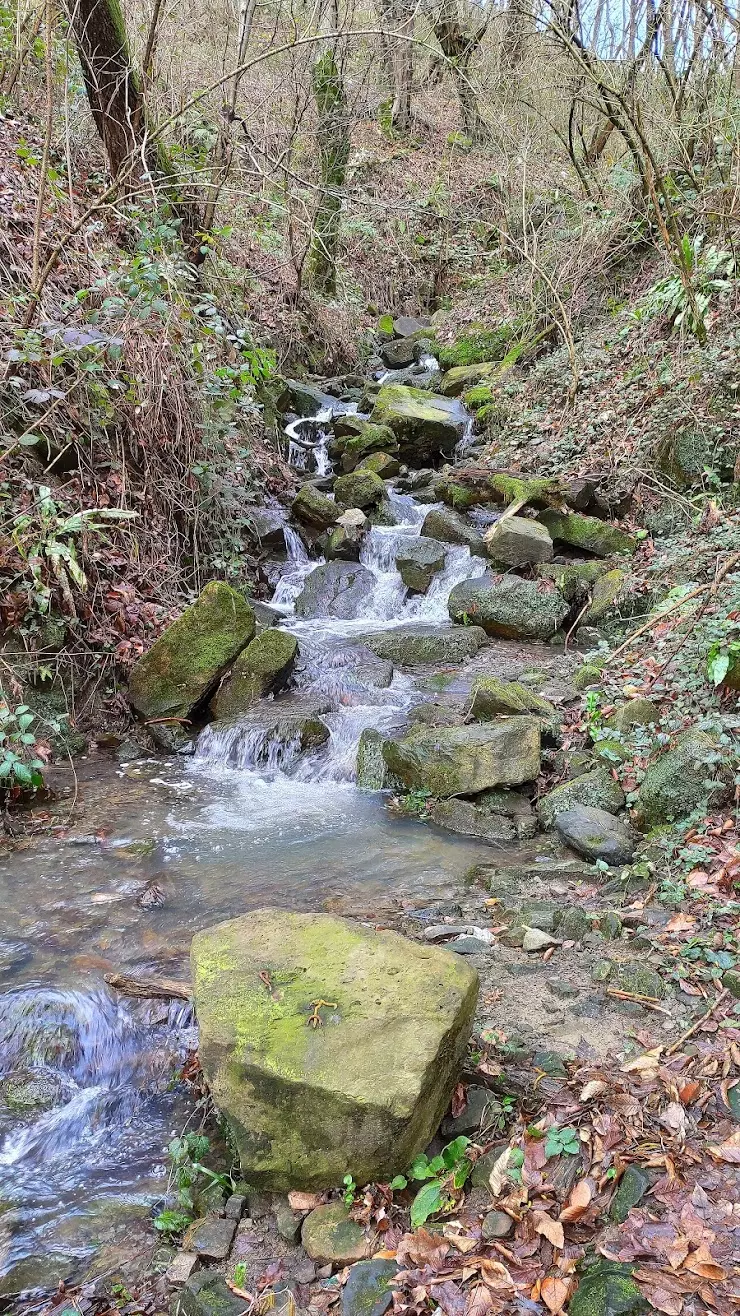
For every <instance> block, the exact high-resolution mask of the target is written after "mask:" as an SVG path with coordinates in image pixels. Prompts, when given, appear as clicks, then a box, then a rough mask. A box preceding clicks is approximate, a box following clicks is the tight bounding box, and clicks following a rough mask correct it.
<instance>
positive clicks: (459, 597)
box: [448, 572, 568, 640]
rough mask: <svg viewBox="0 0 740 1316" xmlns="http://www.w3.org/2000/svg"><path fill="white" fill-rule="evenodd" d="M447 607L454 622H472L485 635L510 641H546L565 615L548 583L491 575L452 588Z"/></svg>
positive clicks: (565, 609)
mask: <svg viewBox="0 0 740 1316" xmlns="http://www.w3.org/2000/svg"><path fill="white" fill-rule="evenodd" d="M448 607H449V612H450V617H451V618H452V620H453V621H455V622H468V623H470V622H474V623H475V625H476V626H482V627H483V629H484V630H485V631H486V633H487V634H488V635H501V636H502V637H503V638H504V639H510V640H519V639H521V640H548V639H549V638H550V636H551V635H554V634H555V632H556V631H557V630H558V629H559V627H560V626H561V625H562V623H563V622H564V621H565V618H566V617H567V615H568V605H567V603H566V602H565V599H564V598H563V596H562V594H560V593H558V591H557V590H556V589H555V586H554V585H552V584H551V583H550V581H548V580H523V579H522V578H521V576H514V575H509V574H507V575H503V576H497V575H494V574H493V573H492V572H487V573H486V574H485V575H484V576H477V577H476V578H475V579H473V580H463V581H461V582H460V583H459V584H458V585H455V587H454V589H453V590H452V592H451V593H450V597H449V601H448Z"/></svg>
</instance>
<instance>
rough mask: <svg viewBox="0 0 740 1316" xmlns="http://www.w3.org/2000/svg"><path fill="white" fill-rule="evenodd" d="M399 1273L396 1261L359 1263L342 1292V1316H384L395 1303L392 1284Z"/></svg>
mask: <svg viewBox="0 0 740 1316" xmlns="http://www.w3.org/2000/svg"><path fill="white" fill-rule="evenodd" d="M397 1271H398V1266H397V1265H396V1262H395V1261H385V1260H383V1258H382V1257H375V1258H374V1259H373V1260H372V1261H358V1262H356V1264H355V1265H354V1266H353V1267H352V1269H351V1270H350V1272H349V1275H348V1277H347V1283H346V1284H345V1286H344V1288H343V1289H342V1316H383V1312H385V1311H387V1310H388V1308H389V1307H390V1305H391V1303H392V1301H393V1289H392V1288H391V1281H392V1279H393V1278H394V1276H395V1275H396V1273H397Z"/></svg>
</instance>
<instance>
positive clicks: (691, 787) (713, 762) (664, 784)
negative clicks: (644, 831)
mask: <svg viewBox="0 0 740 1316" xmlns="http://www.w3.org/2000/svg"><path fill="white" fill-rule="evenodd" d="M733 780H734V777H733V773H732V770H731V768H730V765H729V763H728V762H727V758H726V756H724V761H723V756H722V755H721V753H719V752H718V750H717V746H716V745H715V743H714V741H713V740H712V738H711V737H710V736H708V735H706V734H705V733H704V732H703V731H696V730H690V731H685V732H683V734H682V735H680V736H678V737H677V738H676V741H675V743H674V745H673V746H672V747H671V748H670V749H668V750H667V751H666V752H665V753H664V754H662V755H661V757H660V758H659V759H657V761H656V762H655V763H651V764H649V766H648V768H647V770H646V772H645V776H644V778H643V781H642V785H641V786H640V790H639V793H638V797H637V813H638V816H639V819H640V821H641V823H642V824H643V826H647V827H654V826H657V825H658V824H660V823H666V822H672V821H675V820H678V819H681V818H686V817H688V815H689V814H690V813H693V811H694V809H697V808H699V807H700V806H704V804H705V803H706V805H707V807H709V808H713V809H714V808H719V807H720V806H721V805H722V804H723V803H725V802H726V801H727V800H728V799H729V797H730V794H731V789H732V783H733Z"/></svg>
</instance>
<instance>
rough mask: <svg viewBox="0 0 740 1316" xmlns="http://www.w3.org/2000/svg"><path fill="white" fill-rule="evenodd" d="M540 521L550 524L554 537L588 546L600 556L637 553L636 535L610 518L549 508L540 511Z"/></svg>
mask: <svg viewBox="0 0 740 1316" xmlns="http://www.w3.org/2000/svg"><path fill="white" fill-rule="evenodd" d="M540 521H541V522H542V524H543V525H545V526H547V529H548V530H549V531H550V535H551V536H552V538H553V539H554V540H557V541H560V542H561V543H563V544H571V545H572V547H573V548H582V549H585V550H586V552H588V553H594V554H596V556H597V557H611V555H612V554H613V553H634V551H635V548H636V547H637V545H636V542H635V540H634V538H633V536H632V535H628V534H627V533H626V531H624V530H620V529H619V527H618V526H614V525H610V524H609V523H608V522H607V521H600V520H599V519H598V517H596V516H584V515H583V514H582V513H581V512H556V511H554V510H553V509H549V510H547V511H544V512H541V513H540Z"/></svg>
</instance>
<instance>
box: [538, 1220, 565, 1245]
mask: <svg viewBox="0 0 740 1316" xmlns="http://www.w3.org/2000/svg"><path fill="white" fill-rule="evenodd" d="M532 1222H533V1224H534V1227H535V1229H536V1230H537V1233H538V1234H544V1236H545V1238H546V1239H547V1241H548V1243H552V1245H553V1247H557V1248H562V1247H564V1246H565V1234H564V1233H563V1226H562V1225H561V1224H560V1222H559V1221H558V1220H553V1218H552V1216H551V1215H548V1214H547V1212H546V1211H533V1212H532Z"/></svg>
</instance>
